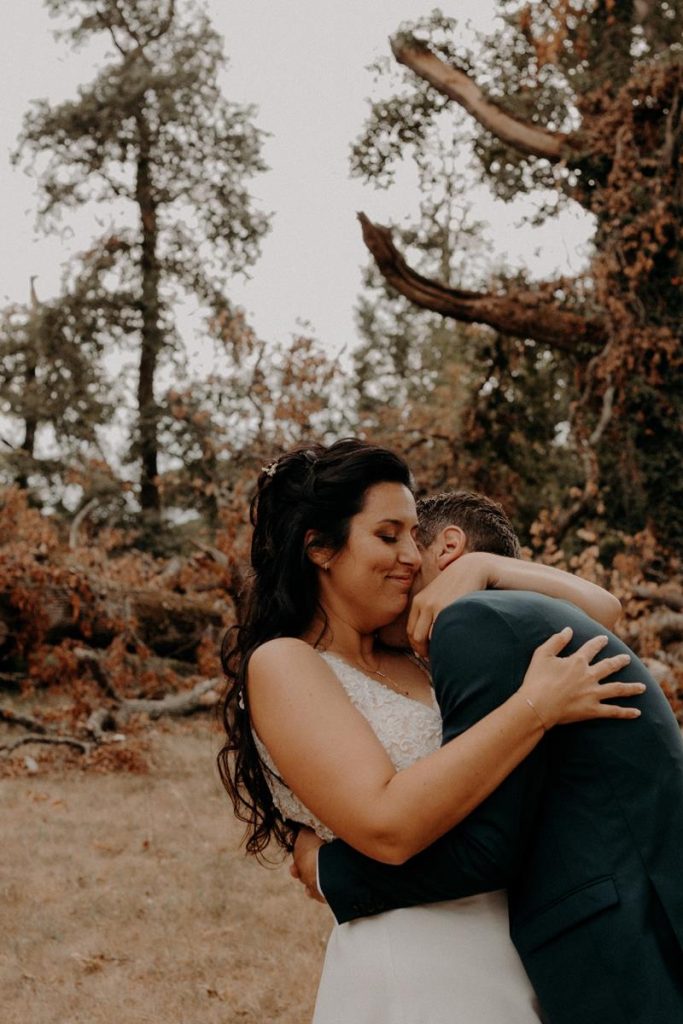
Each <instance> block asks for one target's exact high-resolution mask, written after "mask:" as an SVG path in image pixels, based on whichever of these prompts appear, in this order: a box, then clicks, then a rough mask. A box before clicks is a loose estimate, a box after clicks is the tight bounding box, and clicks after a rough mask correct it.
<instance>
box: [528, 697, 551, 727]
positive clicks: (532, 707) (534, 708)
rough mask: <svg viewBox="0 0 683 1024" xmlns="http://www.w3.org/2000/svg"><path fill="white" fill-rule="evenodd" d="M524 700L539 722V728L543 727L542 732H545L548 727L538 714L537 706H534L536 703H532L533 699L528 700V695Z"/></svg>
mask: <svg viewBox="0 0 683 1024" xmlns="http://www.w3.org/2000/svg"><path fill="white" fill-rule="evenodd" d="M524 700H525V701H526V702H527V704H528V705H529V707H530V708H531V710H532V711H533V713H534V714H535V715H536V718H537V719H538V720H539V722H540V723H541V728H542V729H543V732H547V731H548V727H547V725H546V724H545V722H544V721H543V719H542V718H541V716H540V715H539V713H538V708H537V707H536V705H535V704H534V703H533V701H530V700H529V698H528V697H525V698H524Z"/></svg>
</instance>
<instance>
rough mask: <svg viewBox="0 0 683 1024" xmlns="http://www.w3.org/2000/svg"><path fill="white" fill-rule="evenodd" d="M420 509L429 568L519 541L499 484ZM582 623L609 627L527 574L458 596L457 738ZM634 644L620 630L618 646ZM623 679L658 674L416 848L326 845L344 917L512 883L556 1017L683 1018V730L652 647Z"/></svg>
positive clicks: (577, 1023)
mask: <svg viewBox="0 0 683 1024" xmlns="http://www.w3.org/2000/svg"><path fill="white" fill-rule="evenodd" d="M418 515H419V517H420V527H421V534H422V536H421V539H422V544H423V548H424V551H423V554H424V562H423V577H426V578H424V580H423V582H424V583H427V582H429V578H430V577H433V576H435V575H436V574H437V573H438V571H439V570H441V569H443V568H445V567H446V565H448V564H450V563H451V562H452V561H453V560H454V559H455V558H458V557H460V555H462V554H463V553H465V552H466V551H468V550H489V551H491V550H493V551H494V552H497V553H500V554H508V555H515V554H517V553H518V545H517V542H516V539H515V537H514V533H513V532H512V527H511V525H510V523H509V521H508V520H507V518H506V517H505V514H504V513H503V512H502V509H500V507H499V506H497V505H495V504H494V503H493V502H490V501H489V500H488V499H486V498H482V497H480V496H478V495H471V494H468V493H463V492H460V493H453V494H449V495H439V496H437V497H436V498H431V499H426V500H424V501H422V502H420V503H419V506H418ZM566 625H569V626H571V627H572V629H573V631H574V636H573V640H572V643H571V644H570V646H569V647H568V648H567V653H571V652H572V651H573V650H575V649H576V648H577V647H578V646H580V645H581V644H583V643H584V642H585V641H586V640H587V639H589V638H590V637H591V636H594V635H596V633H597V632H598V631H600V632H603V630H602V629H601V628H600V627H598V626H597V624H596V623H595V622H593V620H592V619H589V618H588V617H587V616H586V615H584V614H583V613H582V612H580V611H579V610H578V609H576V608H574V607H573V606H572V605H569V604H566V603H565V602H561V601H556V600H553V599H551V598H546V597H542V596H540V595H538V594H531V593H527V592H521V591H520V592H514V591H491V590H489V591H481V592H478V593H475V594H470V595H468V596H467V597H465V598H461V599H460V600H459V601H456V602H455V603H454V604H452V605H450V606H449V607H448V608H446V609H444V610H443V611H442V612H441V614H440V615H439V616H438V619H437V620H436V623H435V626H434V630H433V635H432V639H431V644H430V657H431V667H432V675H433V681H434V689H435V693H436V697H437V699H438V702H439V706H440V708H441V713H442V717H443V723H444V741H446V740H450V739H452V738H453V737H454V736H457V735H458V734H459V733H461V732H463V731H464V730H465V729H467V728H468V727H469V726H470V725H472V724H473V723H474V722H476V721H478V720H479V719H480V718H482V717H483V716H484V715H486V714H488V712H489V711H491V710H493V708H495V707H496V706H497V705H499V704H500V703H502V702H503V701H504V700H505V699H507V697H509V696H510V695H511V694H512V693H513V692H514V691H515V690H516V689H517V688H518V687H519V686H520V684H521V682H522V678H523V676H524V672H525V671H526V668H527V665H528V663H529V661H530V659H531V656H532V654H533V651H534V649H535V648H536V647H537V646H538V645H539V644H540V643H542V642H543V641H544V640H546V639H547V638H548V636H549V635H550V634H551V633H554V632H559V630H560V629H562V628H563V627H564V626H566ZM626 650H627V649H626V648H625V647H624V645H623V644H622V643H621V641H619V640H618V639H617V638H616V637H610V642H609V644H608V646H607V647H606V648H605V650H604V652H603V656H605V657H609V656H611V655H614V654H618V653H623V652H624V651H626ZM619 678H620V679H621V680H623V681H624V682H627V681H642V682H645V683H646V684H647V691H646V692H645V693H644V694H643V695H642V697H639V698H638V707H639V709H640V710H641V712H642V714H641V717H640V718H639V719H637V720H634V721H632V722H629V723H625V722H620V721H616V720H606V719H595V720H591V721H588V722H582V723H577V724H575V725H570V726H562V727H558V728H555V729H552V730H551V732H550V733H549V734H548V736H547V737H546V738H545V739H544V741H543V742H542V743H541V744H540V746H539V747H538V748H537V749H536V750H535V751H534V752H533V753H532V754H531V755H530V756H529V757H528V758H527V759H526V761H524V762H523V763H522V764H521V765H520V766H519V767H518V768H517V769H516V770H515V771H514V772H513V773H512V775H511V776H509V777H508V779H506V781H505V782H504V783H503V784H502V785H501V786H499V788H498V789H497V790H496V791H495V792H494V793H493V794H492V795H491V796H490V797H489V798H488V799H487V800H486V801H485V802H484V803H483V804H482V805H481V806H480V807H479V808H477V809H476V810H475V811H474V812H473V813H472V814H471V815H470V816H469V817H468V818H467V819H466V820H465V821H463V822H462V823H461V824H460V825H459V826H457V827H456V828H455V829H453V830H452V831H451V832H449V833H447V834H446V835H445V836H443V837H442V838H441V839H440V840H438V841H437V842H436V843H434V844H433V845H432V846H431V847H429V848H428V849H426V850H424V851H423V852H422V853H420V854H418V855H417V856H416V857H413V858H412V859H411V860H409V861H408V862H407V863H405V864H403V865H400V866H390V865H386V864H380V863H378V862H376V861H373V860H371V859H369V858H368V857H365V856H363V855H362V854H359V853H357V852H356V851H355V850H352V849H351V848H350V847H349V846H347V845H346V844H345V843H343V842H341V841H340V840H335V841H334V842H333V843H330V844H327V845H324V846H322V847H321V849H320V851H319V861H318V871H319V875H318V878H319V886H320V889H321V891H322V893H323V894H324V896H325V898H326V900H327V902H328V903H329V905H330V907H331V908H332V910H333V912H334V914H335V916H336V918H337V920H338V921H339V922H345V921H349V920H351V919H353V918H356V917H366V916H368V915H371V914H378V913H381V912H382V911H385V910H391V909H394V908H398V907H408V906H413V905H415V904H420V903H430V902H436V901H440V900H448V899H455V898H459V897H462V896H467V895H471V894H473V893H477V892H483V891H489V890H493V889H500V888H507V890H508V895H509V908H510V932H511V935H512V939H513V941H514V943H515V946H516V947H517V950H518V951H519V954H520V956H521V958H522V961H523V963H524V966H525V968H526V970H527V973H528V975H529V977H530V979H531V982H532V984H533V986H534V988H535V990H536V993H537V995H538V998H539V1000H540V1003H541V1006H542V1008H543V1012H544V1014H545V1015H546V1017H547V1020H548V1022H549V1024H675V1022H678V1021H681V1022H683V743H682V742H681V735H680V731H679V729H678V725H677V723H676V720H675V718H674V716H673V714H672V712H671V709H670V708H669V705H668V703H667V701H666V699H665V698H664V696H663V694H662V692H661V689H660V688H659V686H658V685H657V684H656V683H655V682H654V680H653V679H652V677H651V676H650V675H649V673H648V672H647V670H646V668H645V666H644V665H643V664H642V663H641V662H640V661H638V659H637V658H636V657H635V656H634V657H632V661H631V664H630V666H629V667H628V668H627V669H625V670H622V671H620V672H619ZM308 862H309V863H308V866H307V865H306V863H305V858H304V857H303V856H302V855H301V854H300V853H299V852H297V867H298V868H300V873H301V877H302V880H303V881H305V882H308V884H309V885H310V884H311V882H310V874H309V875H308V877H307V871H310V862H311V856H310V851H309V855H308ZM457 955H458V951H457V950H454V951H453V956H454V957H457ZM428 983H429V979H425V984H428ZM501 1024H504V1022H501Z"/></svg>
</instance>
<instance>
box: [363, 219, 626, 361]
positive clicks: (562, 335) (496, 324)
mask: <svg viewBox="0 0 683 1024" xmlns="http://www.w3.org/2000/svg"><path fill="white" fill-rule="evenodd" d="M358 219H359V221H360V223H361V225H362V229H363V241H364V242H365V244H366V246H367V248H368V249H369V250H370V252H371V253H372V255H373V257H374V260H375V263H376V264H377V267H378V269H379V271H380V273H381V274H382V276H383V277H384V279H385V280H386V281H387V283H388V284H389V285H391V287H392V288H395V289H396V291H398V292H400V293H401V295H405V297H406V298H407V299H410V301H411V302H414V303H415V305H417V306H421V307H422V309H430V310H432V311H433V312H434V313H440V314H441V315H442V316H447V317H451V318H452V319H453V320H460V321H461V322H463V323H478V324H487V325H488V326H489V327H493V328H495V329H496V330H497V331H500V332H501V333H503V334H509V335H513V336H514V337H517V338H530V339H532V340H534V341H538V342H540V343H542V344H545V345H548V346H549V347H550V348H554V349H558V350H559V351H562V352H570V353H576V352H577V350H578V349H579V348H583V349H584V350H585V349H586V348H588V349H591V350H595V351H596V352H597V351H598V350H599V349H601V348H602V347H603V346H604V344H605V343H606V341H607V335H606V332H605V328H604V326H603V325H602V324H601V323H599V322H598V321H596V320H589V319H587V318H586V317H582V316H579V315H578V314H577V313H571V312H569V311H568V310H563V309H561V308H559V307H558V306H556V305H554V304H553V303H549V302H545V301H544V300H543V299H542V297H541V296H539V294H538V293H537V292H534V291H521V290H520V291H516V292H511V293H504V294H495V293H493V292H472V291H464V290H463V289H458V288H450V287H448V285H445V284H441V282H440V281H433V280H431V279H430V278H427V277H423V276H422V274H418V273H417V271H416V270H413V269H412V268H411V267H409V266H408V264H407V263H406V261H405V259H404V258H403V256H402V255H401V253H400V252H399V251H398V249H397V248H396V246H395V245H394V242H393V240H392V237H391V231H390V229H389V228H386V227H382V226H381V225H379V224H373V223H372V221H370V220H369V219H368V218H367V217H366V216H365V214H364V213H359V214H358Z"/></svg>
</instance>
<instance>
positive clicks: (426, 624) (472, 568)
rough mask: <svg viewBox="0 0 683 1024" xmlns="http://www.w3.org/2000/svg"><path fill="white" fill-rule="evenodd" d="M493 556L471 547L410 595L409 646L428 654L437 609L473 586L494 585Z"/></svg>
mask: <svg viewBox="0 0 683 1024" xmlns="http://www.w3.org/2000/svg"><path fill="white" fill-rule="evenodd" d="M494 569H495V566H494V560H493V558H492V556H491V555H489V554H487V553H486V552H484V551H471V552H468V553H467V554H465V555H461V556H460V558H458V559H457V560H456V561H454V562H451V564H450V565H448V566H447V567H446V568H445V569H443V570H442V571H441V572H440V573H439V574H438V576H436V577H435V578H434V579H433V580H431V582H430V583H428V584H427V586H426V587H424V588H423V589H422V590H421V591H420V592H419V594H416V595H415V597H414V598H413V601H412V604H411V607H410V613H409V615H408V625H407V632H408V640H409V642H410V646H411V647H412V649H413V650H414V651H415V653H416V654H419V655H420V656H421V657H423V658H427V657H429V640H430V638H431V635H432V628H433V626H434V621H435V620H436V617H437V615H438V614H439V612H442V611H443V610H444V608H447V607H448V605H449V604H453V602H454V601H457V600H458V598H459V597H465V595H466V594H471V593H472V592H473V591H475V590H486V588H487V587H494V586H495V585H496V578H495V572H494Z"/></svg>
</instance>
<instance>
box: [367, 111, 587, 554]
mask: <svg viewBox="0 0 683 1024" xmlns="http://www.w3.org/2000/svg"><path fill="white" fill-rule="evenodd" d="M456 128H457V132H454V131H453V129H454V126H453V124H452V123H449V124H448V125H447V129H448V130H447V131H446V130H444V128H443V127H442V126H441V125H440V124H439V123H438V122H437V121H436V119H435V121H434V122H433V123H432V124H430V125H428V126H426V127H425V128H424V130H423V133H422V137H421V140H420V146H419V148H418V147H415V149H414V150H413V151H412V152H411V156H412V157H413V159H414V163H415V165H416V169H417V176H418V189H419V195H420V207H419V214H418V220H417V223H416V224H415V225H413V226H411V227H409V228H406V227H405V226H404V225H402V226H401V227H396V226H394V227H392V229H391V232H392V237H393V238H397V239H398V241H399V245H400V247H401V249H402V250H403V251H405V252H407V253H408V258H409V260H410V263H411V266H414V267H415V268H417V269H418V270H419V273H420V274H421V275H422V276H423V277H424V278H425V279H429V278H432V277H434V276H437V275H438V277H439V278H440V279H442V280H453V279H456V280H459V281H460V282H461V283H462V285H463V287H467V288H469V289H476V288H480V287H481V286H482V284H483V283H484V282H485V280H486V277H487V275H488V276H489V277H490V275H491V265H490V258H489V257H488V253H489V252H490V249H491V242H490V238H489V237H488V232H487V229H486V226H485V225H484V224H483V223H482V222H481V221H478V220H476V218H475V216H474V212H473V210H474V206H473V202H472V199H471V198H470V195H469V192H470V191H471V184H470V183H471V172H470V170H469V168H468V159H467V147H466V146H464V145H463V135H464V134H466V132H467V124H466V120H465V117H464V115H462V116H458V117H457V122H456ZM456 135H457V136H458V137H459V142H458V144H456V137H455V136H456ZM363 155H367V151H366V153H365V154H364V153H363V151H362V150H358V151H357V153H356V156H357V157H362V156H363ZM497 276H498V280H499V282H500V287H505V286H507V287H509V286H510V285H514V284H515V281H514V280H511V279H510V278H509V277H507V278H506V277H505V276H504V274H503V271H502V270H501V271H499V272H498V275H497ZM364 283H365V290H364V292H363V294H362V296H361V298H360V301H359V305H358V309H357V319H358V326H359V329H360V334H361V337H362V338H363V342H362V344H361V345H360V346H359V348H357V349H356V350H355V351H354V366H355V384H356V387H357V390H358V395H359V401H358V407H359V415H360V425H361V428H362V429H363V430H364V431H365V432H366V433H368V434H369V435H370V436H373V437H381V438H382V439H383V440H384V442H385V443H387V444H388V445H389V446H390V447H394V448H397V449H399V450H401V451H403V452H404V453H405V455H406V456H407V457H408V458H409V460H410V462H411V465H412V466H413V469H414V472H415V474H416V480H417V483H418V486H419V487H420V489H423V490H425V491H427V492H429V491H433V490H434V489H445V488H458V487H460V488H462V487H468V488H474V489H477V490H483V491H486V493H488V494H490V495H491V496H492V497H497V498H498V499H499V500H503V501H504V502H505V504H506V507H507V509H508V511H509V512H510V513H511V514H512V515H513V516H514V518H515V522H516V526H517V528H518V529H519V530H520V532H521V533H522V535H523V536H524V537H525V539H526V538H528V536H529V533H528V531H529V529H530V527H531V525H532V523H533V521H534V520H535V518H536V515H537V513H538V509H539V508H540V507H541V506H543V505H547V504H548V503H550V504H551V505H555V504H556V503H557V501H558V499H559V498H560V497H561V495H562V492H563V489H566V488H567V487H568V486H569V484H570V483H571V481H572V479H573V477H572V472H573V473H576V462H577V453H576V449H575V446H574V445H572V444H571V441H570V439H568V438H567V437H566V433H567V431H566V422H567V419H568V416H569V407H570V402H571V400H572V398H574V397H575V390H574V387H573V381H572V375H571V372H570V371H569V367H568V366H567V357H566V355H565V354H564V353H562V352H551V351H549V350H548V349H547V348H546V347H544V346H540V345H538V344H537V343H535V342H533V341H523V340H521V339H519V338H515V337H511V336H509V335H506V334H503V333H500V332H495V331H492V330H491V329H490V328H488V327H482V326H480V325H476V324H467V323H461V322H458V321H454V320H453V319H446V318H444V317H443V316H441V315H439V314H438V313H435V312H432V311H431V310H428V309H422V308H420V307H418V306H416V305H415V304H414V303H413V302H411V301H410V299H409V298H408V297H406V296H405V295H403V294H401V293H400V292H397V291H396V290H395V289H393V288H392V287H391V286H390V285H389V284H388V282H387V280H386V279H385V278H384V277H383V276H382V275H381V274H380V272H379V270H378V268H377V265H376V264H375V263H374V261H371V264H370V266H369V267H368V270H367V272H366V276H365V282H364Z"/></svg>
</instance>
